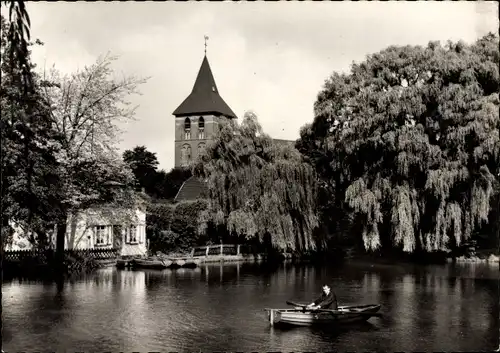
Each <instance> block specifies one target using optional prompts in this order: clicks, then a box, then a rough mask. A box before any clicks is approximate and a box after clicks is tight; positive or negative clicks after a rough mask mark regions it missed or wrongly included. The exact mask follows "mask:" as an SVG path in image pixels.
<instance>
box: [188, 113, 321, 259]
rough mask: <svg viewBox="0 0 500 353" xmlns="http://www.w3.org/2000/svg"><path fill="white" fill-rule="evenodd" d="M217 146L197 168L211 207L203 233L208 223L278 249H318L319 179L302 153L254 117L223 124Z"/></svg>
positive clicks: (204, 214) (203, 220)
mask: <svg viewBox="0 0 500 353" xmlns="http://www.w3.org/2000/svg"><path fill="white" fill-rule="evenodd" d="M220 126H221V128H220V130H219V132H218V135H217V137H216V138H215V140H214V141H213V143H212V144H211V145H209V146H207V149H206V152H205V154H204V155H203V156H202V157H201V158H200V160H199V162H198V163H197V165H196V166H195V167H194V169H193V170H194V175H196V176H197V177H199V178H201V179H203V180H206V182H207V186H208V192H209V205H208V207H207V209H206V210H205V211H203V212H202V213H201V216H200V232H206V231H207V228H208V226H209V224H213V225H216V226H224V227H226V229H227V230H228V231H229V232H230V234H232V235H235V236H239V237H245V238H246V239H258V240H259V241H260V242H261V243H262V242H265V240H266V239H270V243H271V244H272V246H273V247H274V248H276V249H281V250H287V251H295V252H302V251H307V250H314V249H316V246H317V243H316V241H315V239H314V236H313V233H314V230H315V229H316V228H317V226H318V220H317V217H316V210H315V206H316V192H317V186H316V175H315V172H314V170H313V168H312V167H311V166H310V165H309V164H307V163H305V162H304V161H303V159H302V156H301V154H300V153H299V152H298V151H297V150H296V149H295V148H294V147H293V146H289V145H282V144H277V143H275V142H273V140H272V139H271V138H270V137H269V136H268V135H266V134H264V133H263V131H262V128H261V126H260V125H259V123H258V122H257V119H256V116H255V115H254V114H253V113H247V114H245V117H244V119H243V121H242V123H241V125H237V123H235V122H234V121H228V120H226V121H224V122H223V123H222V124H221V125H220Z"/></svg>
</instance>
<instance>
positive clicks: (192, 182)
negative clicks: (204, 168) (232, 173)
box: [174, 176, 207, 201]
mask: <svg viewBox="0 0 500 353" xmlns="http://www.w3.org/2000/svg"><path fill="white" fill-rule="evenodd" d="M206 195H207V187H206V186H205V183H204V182H203V181H202V180H200V179H198V178H196V177H194V176H192V177H191V178H189V179H188V180H186V181H185V182H184V183H183V184H182V186H181V188H180V189H179V192H178V193H177V195H176V196H175V199H174V201H193V200H196V199H199V198H204V197H206Z"/></svg>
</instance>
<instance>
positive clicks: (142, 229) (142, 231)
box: [139, 226, 146, 244]
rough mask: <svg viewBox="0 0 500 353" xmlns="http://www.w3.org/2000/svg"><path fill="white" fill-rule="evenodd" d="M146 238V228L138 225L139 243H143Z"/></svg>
mask: <svg viewBox="0 0 500 353" xmlns="http://www.w3.org/2000/svg"><path fill="white" fill-rule="evenodd" d="M145 239H146V228H145V226H139V243H141V244H142V243H144V241H145Z"/></svg>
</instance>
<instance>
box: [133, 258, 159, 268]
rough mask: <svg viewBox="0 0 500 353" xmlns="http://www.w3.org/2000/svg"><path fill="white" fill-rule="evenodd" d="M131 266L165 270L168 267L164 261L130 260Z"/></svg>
mask: <svg viewBox="0 0 500 353" xmlns="http://www.w3.org/2000/svg"><path fill="white" fill-rule="evenodd" d="M131 265H132V267H137V268H151V269H165V268H167V267H168V265H167V264H165V261H162V260H149V259H134V260H132V263H131Z"/></svg>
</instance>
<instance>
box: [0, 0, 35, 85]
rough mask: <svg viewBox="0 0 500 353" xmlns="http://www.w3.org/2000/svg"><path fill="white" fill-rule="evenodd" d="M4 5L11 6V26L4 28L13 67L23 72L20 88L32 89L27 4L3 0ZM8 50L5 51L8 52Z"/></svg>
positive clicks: (29, 23) (29, 24) (29, 25)
mask: <svg viewBox="0 0 500 353" xmlns="http://www.w3.org/2000/svg"><path fill="white" fill-rule="evenodd" d="M1 4H2V5H5V6H8V7H9V26H8V28H2V31H5V34H7V37H8V41H9V43H10V44H9V46H8V48H9V50H8V54H9V59H10V62H11V63H12V66H11V69H12V70H13V69H14V68H15V69H16V70H18V71H19V72H21V73H22V75H21V80H19V82H18V84H19V88H22V89H23V91H24V92H26V93H27V92H28V91H30V90H32V89H33V88H34V87H33V74H32V65H31V63H30V60H29V57H30V53H29V50H28V47H29V40H30V27H31V22H30V17H29V14H28V11H26V4H25V2H24V1H2V2H1ZM6 53H7V52H4V54H6Z"/></svg>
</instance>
